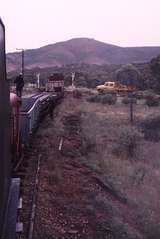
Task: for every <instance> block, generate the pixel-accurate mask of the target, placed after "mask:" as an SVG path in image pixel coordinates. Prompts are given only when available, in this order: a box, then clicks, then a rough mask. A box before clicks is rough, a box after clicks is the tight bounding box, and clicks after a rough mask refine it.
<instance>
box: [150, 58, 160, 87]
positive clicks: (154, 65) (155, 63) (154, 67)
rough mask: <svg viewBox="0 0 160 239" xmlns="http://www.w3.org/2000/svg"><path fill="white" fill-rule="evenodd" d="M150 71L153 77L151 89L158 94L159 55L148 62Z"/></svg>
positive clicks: (159, 81)
mask: <svg viewBox="0 0 160 239" xmlns="http://www.w3.org/2000/svg"><path fill="white" fill-rule="evenodd" d="M150 69H151V71H152V74H153V76H154V80H153V81H152V88H153V89H154V90H155V91H157V92H160V55H159V56H157V57H155V58H153V59H152V60H151V61H150Z"/></svg>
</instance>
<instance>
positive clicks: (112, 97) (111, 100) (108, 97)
mask: <svg viewBox="0 0 160 239" xmlns="http://www.w3.org/2000/svg"><path fill="white" fill-rule="evenodd" d="M116 101H117V96H116V94H105V95H102V98H101V103H102V104H109V105H114V104H115V103H116Z"/></svg>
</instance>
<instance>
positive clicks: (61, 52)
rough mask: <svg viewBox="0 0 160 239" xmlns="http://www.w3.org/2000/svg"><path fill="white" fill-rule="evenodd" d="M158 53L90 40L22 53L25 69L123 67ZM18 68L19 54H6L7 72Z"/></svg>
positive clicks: (80, 40) (69, 41) (156, 48)
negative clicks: (112, 65)
mask: <svg viewBox="0 0 160 239" xmlns="http://www.w3.org/2000/svg"><path fill="white" fill-rule="evenodd" d="M158 54H160V47H119V46H115V45H111V44H107V43H103V42H100V41H97V40H94V39H89V38H75V39H71V40H68V41H64V42H59V43H55V44H51V45H47V46H44V47H41V48H38V49H31V50H26V51H25V68H28V69H33V68H35V67H39V68H46V67H53V66H63V65H68V64H79V63H86V64H96V65H104V64H126V63H133V62H147V61H149V60H150V59H151V58H153V57H155V56H157V55H158ZM20 67H21V53H20V52H13V53H8V54H7V70H8V71H9V72H10V71H15V70H18V69H20Z"/></svg>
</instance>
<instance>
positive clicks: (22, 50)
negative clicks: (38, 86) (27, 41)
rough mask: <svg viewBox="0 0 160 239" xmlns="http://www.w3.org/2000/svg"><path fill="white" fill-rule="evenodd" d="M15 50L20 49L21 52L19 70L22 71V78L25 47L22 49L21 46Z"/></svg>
mask: <svg viewBox="0 0 160 239" xmlns="http://www.w3.org/2000/svg"><path fill="white" fill-rule="evenodd" d="M16 50H18V51H21V52H22V53H21V54H22V55H21V57H22V60H21V72H22V77H23V80H24V51H25V49H23V48H18V49H16Z"/></svg>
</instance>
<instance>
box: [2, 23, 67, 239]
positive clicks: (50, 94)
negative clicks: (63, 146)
mask: <svg viewBox="0 0 160 239" xmlns="http://www.w3.org/2000/svg"><path fill="white" fill-rule="evenodd" d="M63 92H64V77H63V75H60V74H53V75H52V76H50V77H49V78H48V81H47V84H46V92H43V93H37V94H34V95H32V96H28V97H27V96H26V97H22V98H21V99H20V98H19V97H18V96H16V95H15V94H13V93H9V82H7V77H6V56H5V27H4V25H3V23H2V21H1V20H0V102H1V107H0V151H1V161H0V238H2V239H12V238H15V225H16V213H17V212H16V211H17V210H16V209H17V202H18V193H19V184H20V181H19V179H15V178H12V171H13V168H15V167H16V165H17V164H18V163H19V160H20V157H21V154H22V151H23V148H24V146H28V145H29V142H30V138H31V136H32V134H33V132H34V131H35V129H36V128H37V126H38V124H39V121H40V120H41V119H42V117H44V115H46V114H47V113H49V112H50V111H51V110H52V108H53V107H54V105H55V104H56V103H57V102H58V101H59V100H60V99H61V98H62V97H63ZM10 215H12V217H10ZM13 218H14V219H13Z"/></svg>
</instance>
